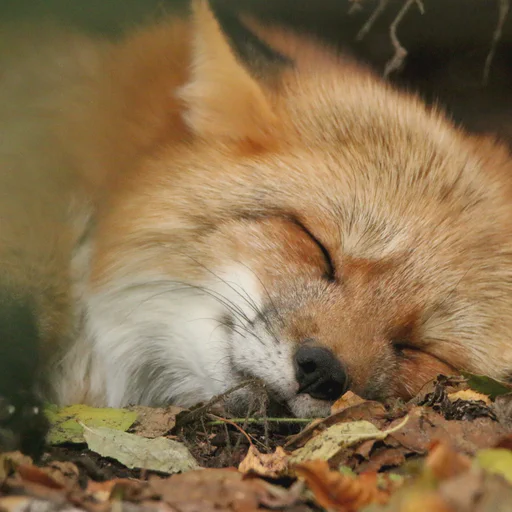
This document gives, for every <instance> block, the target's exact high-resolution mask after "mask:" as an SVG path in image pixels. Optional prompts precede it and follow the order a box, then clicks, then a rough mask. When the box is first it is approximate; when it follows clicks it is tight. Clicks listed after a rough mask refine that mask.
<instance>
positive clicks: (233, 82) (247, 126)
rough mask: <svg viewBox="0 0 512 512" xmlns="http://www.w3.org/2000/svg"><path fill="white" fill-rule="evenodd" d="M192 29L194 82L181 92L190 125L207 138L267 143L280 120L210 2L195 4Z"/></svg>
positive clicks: (202, 0)
mask: <svg viewBox="0 0 512 512" xmlns="http://www.w3.org/2000/svg"><path fill="white" fill-rule="evenodd" d="M192 26H193V31H194V33H193V36H192V37H193V39H192V54H191V70H190V78H189V82H188V83H187V84H186V85H185V86H183V87H182V88H181V89H180V91H179V96H180V98H181V99H182V100H183V101H184V103H185V113H184V119H185V121H186V123H187V124H188V126H189V127H190V128H191V129H192V131H193V132H194V133H196V134H197V135H199V136H201V137H225V138H228V139H246V140H247V139H248V140H251V141H252V142H255V143H257V144H261V145H266V143H267V142H268V141H269V139H270V138H272V134H273V132H274V129H275V126H276V124H277V117H276V115H275V114H274V113H273V111H272V107H271V105H270V102H269V100H268V98H267V97H266V96H265V93H264V91H263V90H262V88H261V87H260V85H259V84H258V82H257V81H256V80H255V79H254V78H253V77H252V76H251V75H250V73H249V71H248V70H247V69H246V68H245V67H244V66H243V65H242V64H240V63H239V61H238V60H237V58H236V56H235V54H234V52H233V50H232V48H231V46H230V44H229V42H228V40H227V39H226V37H225V35H224V34H223V31H222V29H221V26H220V24H219V22H218V21H217V19H216V17H215V15H214V14H213V12H212V10H211V8H210V6H209V4H208V2H207V1H206V0H193V2H192Z"/></svg>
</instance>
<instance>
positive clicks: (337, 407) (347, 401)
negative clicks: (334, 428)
mask: <svg viewBox="0 0 512 512" xmlns="http://www.w3.org/2000/svg"><path fill="white" fill-rule="evenodd" d="M364 402H366V400H364V398H361V397H360V396H357V395H356V394H355V393H352V391H347V392H346V393H345V394H344V395H343V396H341V397H340V398H338V400H336V402H334V404H333V405H332V407H331V414H337V413H339V412H341V411H344V410H345V409H348V408H349V407H353V406H354V405H359V404H362V403H364Z"/></svg>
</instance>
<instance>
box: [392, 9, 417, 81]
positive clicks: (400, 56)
mask: <svg viewBox="0 0 512 512" xmlns="http://www.w3.org/2000/svg"><path fill="white" fill-rule="evenodd" d="M412 4H416V5H417V6H418V9H419V11H420V13H421V14H423V13H424V12H425V7H424V6H423V3H422V1H421V0H407V2H405V3H404V5H403V6H402V8H401V9H400V11H399V12H398V14H397V16H396V18H395V19H394V21H393V23H391V27H390V32H389V34H390V37H391V44H392V45H393V48H394V49H395V54H394V55H393V57H392V58H391V60H390V61H388V63H387V64H386V67H385V69H384V77H385V78H387V77H388V76H389V75H390V74H391V73H393V72H394V71H396V70H397V69H400V67H401V66H402V64H403V62H404V59H405V57H406V56H407V50H406V49H405V48H404V47H403V46H402V45H401V43H400V41H399V40H398V36H397V35H396V31H397V29H398V25H400V23H401V22H402V20H403V18H404V17H405V15H406V14H407V12H408V11H409V9H410V8H411V7H412Z"/></svg>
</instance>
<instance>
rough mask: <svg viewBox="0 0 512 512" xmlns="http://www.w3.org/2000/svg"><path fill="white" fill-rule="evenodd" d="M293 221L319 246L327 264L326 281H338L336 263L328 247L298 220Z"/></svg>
mask: <svg viewBox="0 0 512 512" xmlns="http://www.w3.org/2000/svg"><path fill="white" fill-rule="evenodd" d="M292 221H293V222H294V223H295V224H296V225H297V226H299V227H300V228H301V229H302V231H304V233H306V234H307V235H308V236H309V238H311V240H313V242H315V244H316V245H317V246H318V248H319V249H320V251H321V252H322V255H323V257H324V260H325V264H326V273H325V279H327V280H328V281H330V282H333V281H336V267H335V266H334V261H333V259H332V257H331V254H330V252H329V250H328V249H327V247H325V245H324V244H323V243H322V242H321V241H320V240H319V239H318V238H317V237H316V236H315V235H314V234H313V233H312V232H311V231H310V230H309V229H308V228H307V227H306V226H305V225H304V224H303V223H302V222H301V221H300V220H299V219H297V218H295V217H293V218H292Z"/></svg>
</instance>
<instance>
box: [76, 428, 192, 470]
mask: <svg viewBox="0 0 512 512" xmlns="http://www.w3.org/2000/svg"><path fill="white" fill-rule="evenodd" d="M84 437H85V440H86V441H87V445H88V446H89V449H90V450H92V451H93V452H96V453H98V454H99V455H101V456H102V457H111V458H113V459H116V460H118V461H119V462H120V463H121V464H124V465H125V466H126V467H128V468H132V469H133V468H140V469H149V470H152V471H160V472H162V473H179V472H183V471H190V470H192V469H197V468H198V467H199V466H198V464H197V462H196V460H195V459H194V457H192V454H191V453H190V452H189V450H188V448H187V447H186V446H185V445H184V444H182V443H179V442H178V441H174V440H173V439H167V438H165V437H157V438H155V439H148V438H146V437H140V436H137V435H135V434H128V433H126V432H121V431H119V430H113V429H110V428H104V427H100V428H95V429H92V428H88V427H85V428H84Z"/></svg>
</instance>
